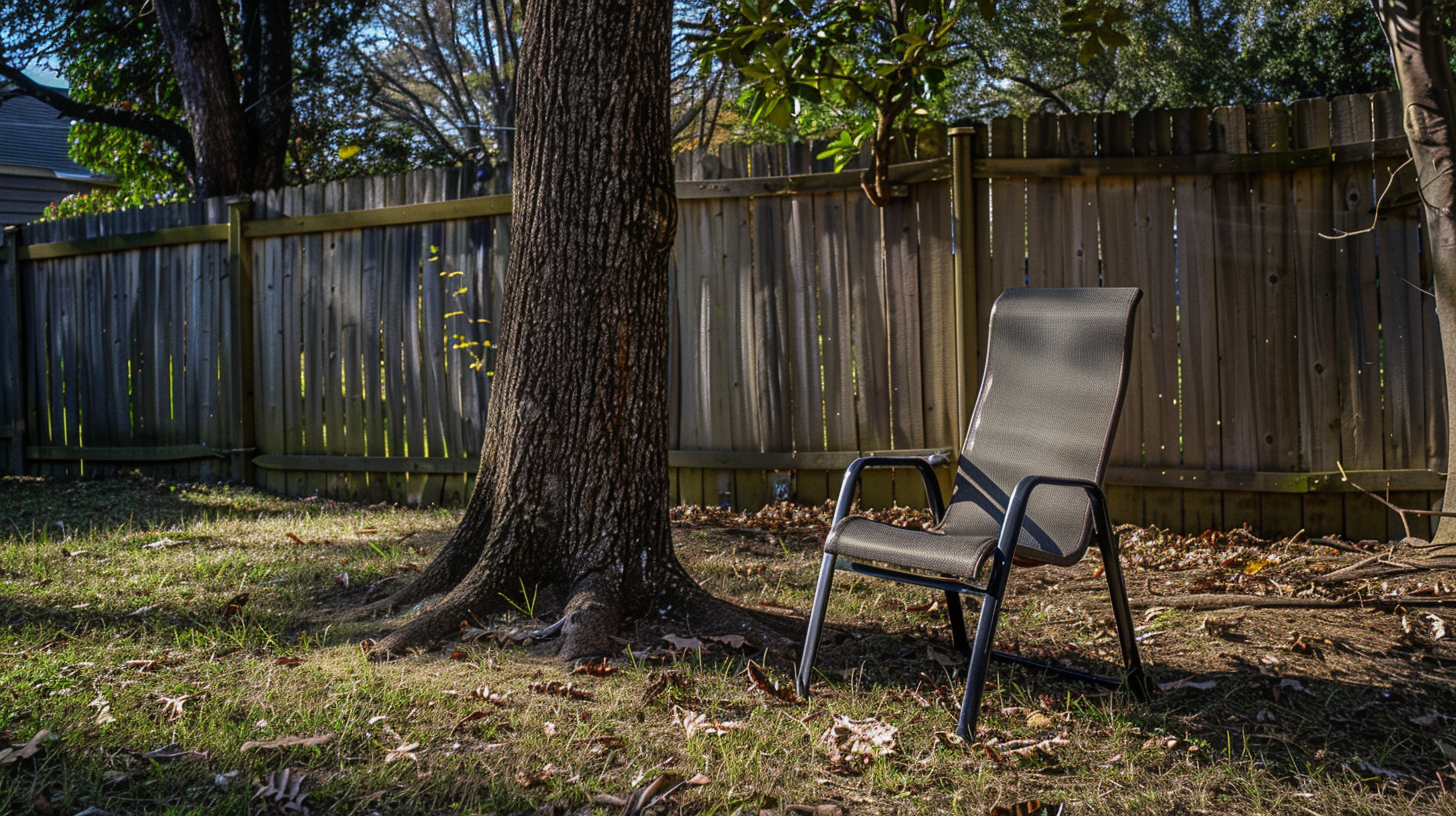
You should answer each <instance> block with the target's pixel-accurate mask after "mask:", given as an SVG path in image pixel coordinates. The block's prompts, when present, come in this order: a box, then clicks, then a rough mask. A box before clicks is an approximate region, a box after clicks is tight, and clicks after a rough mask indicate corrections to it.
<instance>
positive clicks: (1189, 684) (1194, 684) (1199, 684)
mask: <svg viewBox="0 0 1456 816" xmlns="http://www.w3.org/2000/svg"><path fill="white" fill-rule="evenodd" d="M1217 686H1218V681H1217V680H1194V679H1193V678H1192V677H1185V678H1183V679H1182V680H1173V681H1171V682H1168V683H1159V684H1158V690H1159V691H1175V690H1177V689H1181V688H1191V689H1198V690H1199V691H1208V690H1210V689H1213V688H1215V687H1217Z"/></svg>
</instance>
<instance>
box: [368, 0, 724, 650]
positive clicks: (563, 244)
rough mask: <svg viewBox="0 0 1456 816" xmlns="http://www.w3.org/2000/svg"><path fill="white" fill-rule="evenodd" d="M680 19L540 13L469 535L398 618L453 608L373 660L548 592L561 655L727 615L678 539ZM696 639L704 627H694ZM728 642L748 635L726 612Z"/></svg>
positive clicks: (446, 551)
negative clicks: (671, 484) (686, 615)
mask: <svg viewBox="0 0 1456 816" xmlns="http://www.w3.org/2000/svg"><path fill="white" fill-rule="evenodd" d="M671 9H672V3H671V2H670V0H589V1H588V2H585V3H581V4H568V3H542V2H533V3H531V4H529V5H528V6H527V7H526V17H525V27H524V30H523V33H522V41H521V56H520V62H519V63H518V65H519V77H518V83H519V86H518V92H519V99H520V103H519V104H520V108H519V112H518V117H517V126H518V128H519V130H518V132H517V137H518V138H517V142H516V161H515V205H514V211H513V215H512V232H511V250H510V259H509V266H508V272H507V275H506V281H505V305H504V314H503V333H502V337H501V342H500V347H501V356H500V358H499V362H498V365H497V368H496V372H497V374H496V385H495V388H494V390H493V391H492V392H491V399H490V407H489V409H488V413H487V417H486V432H485V443H484V446H483V449H482V451H481V463H480V473H479V478H478V479H477V481H476V487H475V491H474V493H473V494H472V495H471V497H470V503H469V505H468V506H467V508H466V510H465V514H464V517H463V518H462V519H461V521H460V524H459V526H458V527H457V528H456V530H455V532H454V534H453V536H452V537H451V538H450V540H449V541H448V543H447V544H446V545H445V546H444V547H443V548H442V549H441V551H440V552H439V553H438V554H437V555H436V557H435V558H434V560H433V561H432V562H431V563H430V565H429V566H428V567H426V568H425V570H424V571H422V573H421V574H420V576H419V577H418V578H417V579H416V580H415V581H414V582H413V583H412V584H411V585H410V586H408V587H406V588H405V589H404V590H401V592H400V593H398V594H397V595H396V596H395V597H394V598H392V599H390V600H389V601H388V602H387V605H389V606H393V607H398V606H401V605H406V604H413V603H415V602H417V601H419V600H420V599H422V598H425V597H428V596H430V595H432V594H435V593H438V592H441V591H446V590H448V594H447V595H445V597H444V598H443V599H441V600H439V601H438V602H437V603H435V604H434V605H433V606H432V607H430V608H429V609H427V610H426V611H425V612H423V613H422V614H421V615H419V616H418V617H416V618H414V619H412V620H410V621H409V622H408V623H406V624H405V625H404V626H403V627H402V628H400V629H398V630H396V631H395V632H393V633H392V634H391V635H389V636H388V637H386V638H384V639H383V640H381V641H380V642H379V643H378V644H376V646H375V648H374V654H375V655H376V656H377V657H387V656H392V655H399V654H403V653H405V652H407V651H408V650H410V649H411V648H415V647H420V646H426V645H430V644H433V643H435V642H436V641H438V640H439V639H441V638H442V637H443V636H445V635H448V634H449V633H451V632H453V631H456V630H458V627H459V625H460V622H461V621H462V620H465V619H468V618H471V617H475V616H480V615H484V614H487V613H491V612H494V611H506V610H508V609H509V607H508V605H507V603H508V602H507V601H506V600H505V598H506V596H507V595H508V594H509V595H512V596H514V595H515V594H517V593H518V592H519V588H520V587H521V586H522V585H524V586H535V587H540V588H541V596H540V597H542V598H543V599H544V601H545V602H546V605H548V606H550V607H552V608H553V610H554V611H555V612H556V613H558V614H559V616H560V617H561V619H562V625H561V626H560V627H559V632H560V637H559V640H558V641H557V643H558V644H559V653H560V654H561V655H562V656H563V657H567V658H574V657H580V656H584V655H593V654H602V653H606V652H611V651H615V650H616V648H617V647H615V646H613V645H612V641H611V639H610V636H612V635H614V634H616V632H617V631H618V628H619V626H620V624H621V623H622V621H623V620H625V619H627V618H631V617H639V616H645V615H649V614H656V613H658V612H661V611H663V610H667V609H669V608H671V609H675V610H679V611H685V610H690V609H692V608H693V607H703V606H707V605H711V604H713V603H714V602H713V601H712V600H711V598H710V596H708V595H707V594H706V593H705V592H704V591H703V590H701V589H700V588H699V587H698V586H697V585H696V584H695V583H694V582H693V580H692V579H691V578H690V577H689V576H688V575H687V573H686V572H685V571H684V570H683V568H682V567H681V566H680V565H679V563H678V561H677V558H676V556H675V555H674V553H673V549H672V540H671V530H670V527H669V523H668V484H667V345H668V344H667V332H668V312H667V309H668V257H669V253H670V252H671V250H672V244H673V237H674V234H675V230H676V213H677V201H676V195H675V191H674V186H673V171H672V160H671V154H670V150H669V147H670V129H671V128H670V122H669V109H668V105H669V91H670V81H669V76H670V74H669V42H670V35H671ZM699 620H701V619H699ZM714 621H715V624H716V625H718V626H721V627H724V628H729V627H736V626H741V625H743V624H747V623H750V621H751V619H750V618H749V616H748V615H747V614H746V613H741V612H737V611H736V610H734V609H732V608H731V607H727V606H726V605H725V606H721V607H717V608H716V609H715V615H714Z"/></svg>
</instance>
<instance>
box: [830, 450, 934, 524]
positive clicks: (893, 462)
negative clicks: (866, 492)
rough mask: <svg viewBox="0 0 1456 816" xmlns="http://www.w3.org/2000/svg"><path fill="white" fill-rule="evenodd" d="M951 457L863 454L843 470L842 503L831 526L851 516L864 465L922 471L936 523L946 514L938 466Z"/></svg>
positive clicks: (927, 497) (840, 489)
mask: <svg viewBox="0 0 1456 816" xmlns="http://www.w3.org/2000/svg"><path fill="white" fill-rule="evenodd" d="M949 461H950V459H949V458H947V457H946V456H945V455H944V454H940V453H937V454H933V455H931V456H861V457H860V458H858V459H856V460H854V461H853V462H850V463H849V467H848V468H845V470H844V481H843V482H842V483H840V486H839V502H838V503H837V504H835V506H834V521H833V522H832V523H831V524H830V529H833V528H834V526H835V525H837V524H839V522H841V521H843V520H844V517H845V516H847V515H849V505H850V503H851V502H853V501H854V491H855V488H857V487H859V477H860V474H861V473H863V472H864V469H865V468H877V467H889V468H897V467H913V468H915V469H916V470H918V471H919V472H920V479H921V481H923V482H924V483H925V497H926V499H927V500H928V501H929V502H930V512H931V515H933V516H934V518H935V521H936V523H937V524H939V523H940V520H941V519H942V518H944V516H945V500H944V499H943V498H942V497H941V495H940V480H939V479H938V478H936V476H935V466H936V465H943V464H946V463H947V462H949Z"/></svg>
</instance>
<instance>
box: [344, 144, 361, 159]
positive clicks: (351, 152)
mask: <svg viewBox="0 0 1456 816" xmlns="http://www.w3.org/2000/svg"><path fill="white" fill-rule="evenodd" d="M363 149H364V148H362V147H360V146H359V145H344V146H343V147H341V148H339V158H341V159H352V158H354V157H355V156H357V155H359V151H361V150H363Z"/></svg>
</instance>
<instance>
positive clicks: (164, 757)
mask: <svg viewBox="0 0 1456 816" xmlns="http://www.w3.org/2000/svg"><path fill="white" fill-rule="evenodd" d="M141 756H142V759H150V760H151V761H153V762H173V761H175V760H179V759H188V758H189V757H196V758H197V759H207V752H206V751H188V750H186V749H184V748H183V747H182V746H180V745H177V744H176V743H172V744H170V745H163V746H162V747H161V748H154V749H152V750H150V751H148V752H146V753H145V754H142V755H141Z"/></svg>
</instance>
